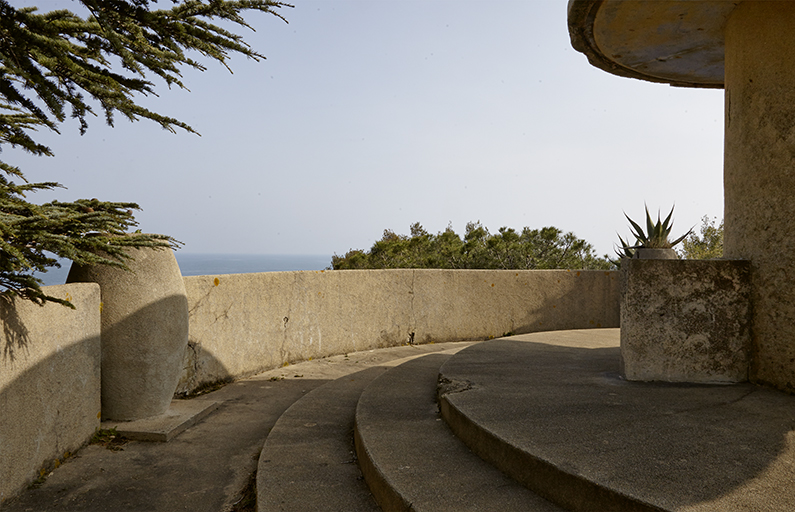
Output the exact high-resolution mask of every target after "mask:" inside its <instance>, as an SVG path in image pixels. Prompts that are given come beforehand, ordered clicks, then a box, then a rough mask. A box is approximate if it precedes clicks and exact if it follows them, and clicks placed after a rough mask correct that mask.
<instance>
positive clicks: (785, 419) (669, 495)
mask: <svg viewBox="0 0 795 512" xmlns="http://www.w3.org/2000/svg"><path fill="white" fill-rule="evenodd" d="M618 337H619V333H618V330H617V329H605V330H599V329H597V330H585V331H560V332H549V333H535V334H531V335H522V336H516V337H513V338H506V339H501V340H494V341H491V342H486V343H482V344H480V345H478V346H473V347H470V348H468V349H465V350H463V351H461V352H459V353H458V354H457V355H455V356H454V357H452V358H450V359H449V360H448V361H447V362H446V363H445V364H444V365H443V366H442V368H441V370H440V387H439V395H440V405H441V410H442V415H443V417H444V418H445V420H446V422H447V423H449V425H450V427H451V428H452V430H453V431H455V432H456V434H457V435H458V436H459V437H460V438H461V439H462V440H463V441H464V442H466V444H467V445H468V446H470V447H471V448H472V450H473V451H474V452H476V453H478V454H479V455H480V456H481V457H483V458H484V459H485V460H487V461H489V462H491V463H492V464H494V465H495V466H497V467H499V468H500V469H502V470H503V471H505V472H506V473H507V474H509V475H511V476H512V477H513V478H515V479H516V480H518V481H520V482H522V483H524V484H525V485H527V486H528V487H529V488H531V489H533V490H535V491H536V492H538V493H539V494H541V495H543V496H545V497H547V498H548V499H550V500H551V501H554V502H555V503H558V504H560V505H561V506H563V507H564V508H567V509H570V510H575V511H594V512H596V511H605V510H610V511H661V510H670V511H674V510H676V511H682V510H687V511H688V512H695V511H699V512H701V511H703V512H707V511H716V510H748V511H750V510H765V511H772V510H777V511H791V510H794V509H795V473H793V471H792V467H795V397H792V396H790V395H785V394H783V393H779V392H776V391H773V390H769V389H764V388H760V387H757V386H754V385H751V384H737V385H724V386H716V385H712V386H710V385H697V384H666V383H641V382H627V381H624V380H622V379H620V378H619V376H618V372H619V348H618V342H619V340H618Z"/></svg>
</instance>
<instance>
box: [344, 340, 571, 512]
mask: <svg viewBox="0 0 795 512" xmlns="http://www.w3.org/2000/svg"><path fill="white" fill-rule="evenodd" d="M449 357H450V356H449V355H446V354H431V355H427V356H425V357H421V358H418V359H414V360H412V361H409V362H407V363H404V364H401V365H400V366H398V367H396V368H393V369H391V370H389V371H388V372H386V373H384V374H383V375H381V376H380V377H378V378H377V379H376V380H375V381H374V382H373V383H372V384H371V385H370V386H368V387H367V389H365V390H364V392H363V393H362V396H361V398H360V399H359V404H358V406H357V407H356V430H355V435H356V453H357V454H358V456H359V465H360V466H361V468H362V473H363V475H364V478H365V480H366V481H367V484H368V485H369V486H370V489H371V490H372V493H373V496H374V497H375V499H376V501H378V504H379V505H380V507H381V510H383V511H384V512H395V511H400V512H408V511H433V512H476V511H483V512H487V511H492V510H506V511H507V510H510V511H528V512H562V509H560V508H559V507H557V506H555V505H553V504H552V503H550V502H548V501H547V500H545V499H543V498H540V497H539V496H538V495H536V494H534V493H532V492H531V491H529V490H528V489H526V488H525V487H523V486H522V485H520V484H519V483H518V482H516V481H514V480H511V479H510V478H508V477H507V476H506V475H504V474H503V473H501V472H500V471H499V470H497V469H496V468H494V467H492V466H490V465H489V464H487V463H486V462H484V461H483V460H481V459H479V458H478V457H477V456H476V455H475V454H473V453H472V452H471V451H470V450H469V449H467V447H466V446H465V445H464V444H463V443H462V442H461V441H460V440H458V439H456V437H455V436H454V435H453V433H452V432H451V431H450V429H449V428H447V426H446V425H445V424H444V423H443V422H442V421H440V417H439V412H438V409H437V403H436V380H437V378H438V376H439V367H440V366H441V365H442V363H443V362H444V361H446V360H447V359H448V358H449Z"/></svg>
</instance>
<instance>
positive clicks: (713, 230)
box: [679, 215, 723, 260]
mask: <svg viewBox="0 0 795 512" xmlns="http://www.w3.org/2000/svg"><path fill="white" fill-rule="evenodd" d="M715 222H716V219H715V218H712V219H710V218H709V216H707V215H704V216H703V217H702V218H701V228H699V234H697V233H690V235H688V237H687V238H685V239H684V241H682V248H681V250H680V251H679V256H680V257H682V258H686V259H689V260H709V259H714V258H722V257H723V220H722V219H721V221H720V224H718V225H715Z"/></svg>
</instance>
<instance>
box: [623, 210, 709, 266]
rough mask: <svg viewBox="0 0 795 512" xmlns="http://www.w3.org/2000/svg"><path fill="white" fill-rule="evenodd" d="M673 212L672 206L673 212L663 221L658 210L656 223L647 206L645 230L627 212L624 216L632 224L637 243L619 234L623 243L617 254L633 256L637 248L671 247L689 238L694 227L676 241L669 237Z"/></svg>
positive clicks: (625, 256)
mask: <svg viewBox="0 0 795 512" xmlns="http://www.w3.org/2000/svg"><path fill="white" fill-rule="evenodd" d="M673 214H674V209H673V207H672V208H671V213H669V214H668V216H667V217H666V218H665V220H664V221H661V220H660V212H659V210H658V211H657V222H656V223H655V222H654V221H653V220H652V218H651V215H650V214H649V207H648V206H646V231H644V230H643V228H642V227H640V225H638V223H637V222H635V221H633V220H632V219H630V218H629V215H627V214H626V213H625V214H624V217H626V218H627V220H628V221H629V223H630V225H631V226H632V235H633V236H634V237H635V244H633V245H630V244H628V243H627V242H625V241H624V239H623V238H621V235H619V236H618V240H619V241H620V242H621V245H620V246H619V247H618V248H617V249H616V254H618V256H619V257H621V258H631V257H632V256H633V255H634V254H635V249H670V248H672V247H673V246H675V245H676V244H678V243H679V242H681V241H682V240H684V239H685V238H687V236H688V235H689V234H690V233H692V232H693V228H690V229H689V230H688V231H687V233H685V234H684V235H682V236H680V237H679V238H677V239H676V240H674V241H671V240H669V239H668V236H669V235H670V234H671V229H672V228H673V223H672V222H671V217H673Z"/></svg>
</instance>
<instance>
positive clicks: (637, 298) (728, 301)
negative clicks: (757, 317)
mask: <svg viewBox="0 0 795 512" xmlns="http://www.w3.org/2000/svg"><path fill="white" fill-rule="evenodd" d="M622 288H623V293H622V299H621V361H622V374H623V375H624V377H625V378H626V379H628V380H644V381H652V380H660V381H668V382H743V381H746V380H748V368H749V364H750V349H751V328H750V327H751V326H750V323H751V304H750V296H751V283H750V263H749V262H747V261H737V260H732V261H730V260H700V261H699V260H636V259H628V258H625V259H624V260H623V261H622Z"/></svg>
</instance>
